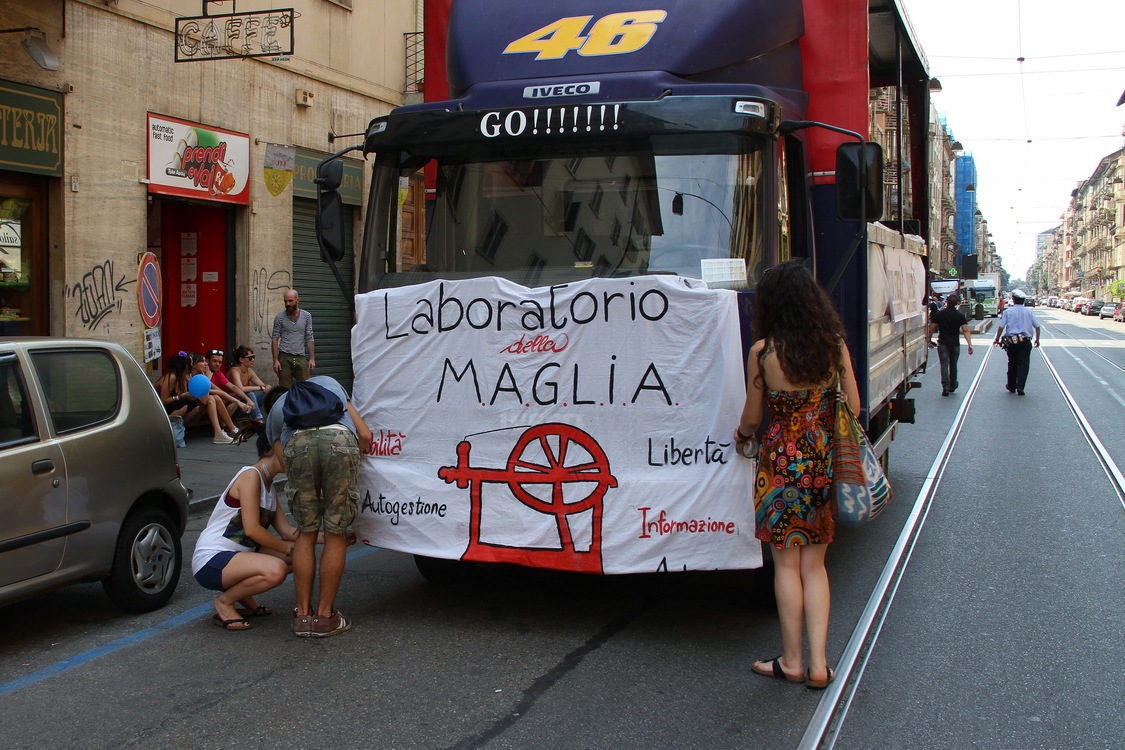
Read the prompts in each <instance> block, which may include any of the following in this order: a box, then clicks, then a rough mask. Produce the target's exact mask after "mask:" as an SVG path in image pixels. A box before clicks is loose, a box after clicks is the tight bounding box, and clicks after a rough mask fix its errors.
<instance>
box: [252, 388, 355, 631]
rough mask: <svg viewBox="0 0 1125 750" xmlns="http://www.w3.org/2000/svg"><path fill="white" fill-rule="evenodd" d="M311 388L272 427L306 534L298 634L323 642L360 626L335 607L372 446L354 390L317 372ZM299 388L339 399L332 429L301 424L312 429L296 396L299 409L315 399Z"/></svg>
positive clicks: (299, 547) (299, 567) (300, 561)
mask: <svg viewBox="0 0 1125 750" xmlns="http://www.w3.org/2000/svg"><path fill="white" fill-rule="evenodd" d="M308 383H311V384H312V385H313V386H314V388H302V384H297V385H295V386H294V388H293V389H292V390H290V391H288V392H287V393H285V394H284V395H282V396H281V397H280V398H278V400H277V403H276V404H274V406H273V408H272V409H271V410H270V413H269V414H268V415H267V417H266V430H267V434H268V435H269V439H270V441H271V443H273V445H274V451H275V452H276V453H280V454H282V455H283V456H284V461H285V474H286V483H285V495H286V498H287V499H288V501H289V512H290V513H291V514H292V515H293V521H294V523H295V524H296V526H297V528H298V529H299V531H300V534H299V535H298V536H297V542H296V545H295V549H294V551H293V585H294V588H295V589H296V592H297V606H296V608H295V609H294V610H293V634H294V635H297V636H300V637H303V638H307V637H313V638H323V637H326V636H331V635H336V634H337V633H343V632H344V631H346V630H348V629H350V628H351V626H352V623H351V620H349V619H348V618H347V617H345V616H344V615H342V614H340V613H339V612H338V611H337V610H336V608H335V602H336V592H337V590H338V589H339V587H340V580H341V579H342V578H343V575H344V560H345V552H346V547H347V531H348V526H350V525H351V523H352V521H353V520H354V519H355V516H356V513H357V512H358V503H359V491H358V489H357V484H358V479H359V477H358V471H359V456H360V452H361V451H365V450H367V447H368V445H370V443H371V430H370V429H368V427H367V425H366V424H365V423H364V421H363V419H362V418H361V417H360V416H359V413H358V412H357V411H356V410H355V407H353V406H352V404H351V402H350V401H349V400H348V393H347V391H345V390H344V388H343V386H341V385H340V384H339V383H338V382H336V380H335V379H334V378H330V377H328V376H327V375H316V376H314V377H311V378H309V380H308ZM298 388H301V390H302V391H305V392H306V394H305V395H309V396H317V395H318V394H320V396H321V397H323V398H325V399H328V398H334V399H338V402H333V403H332V406H334V407H335V412H334V415H333V416H332V418H331V421H330V422H329V423H328V424H320V425H319V426H316V427H301V426H300V424H304V422H302V421H300V419H299V418H300V416H301V414H298V413H296V412H295V411H294V409H292V408H287V405H286V402H287V401H289V400H290V399H291V398H292V400H293V401H294V403H295V404H296V403H297V402H299V401H302V400H305V401H307V400H308V399H307V398H306V399H300V398H295V396H297V393H296V391H297V389H298ZM277 390H280V389H277ZM322 527H323V531H324V552H323V553H322V554H321V557H320V591H319V595H318V598H317V605H316V607H315V608H313V606H312V593H313V584H314V582H315V580H316V577H317V561H316V549H315V545H316V539H317V532H318V531H320V530H321V528H322Z"/></svg>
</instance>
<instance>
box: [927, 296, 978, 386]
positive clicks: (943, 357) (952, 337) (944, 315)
mask: <svg viewBox="0 0 1125 750" xmlns="http://www.w3.org/2000/svg"><path fill="white" fill-rule="evenodd" d="M959 304H961V298H960V297H958V296H957V295H956V294H951V295H949V296H948V297H946V298H945V307H943V308H942V309H941V310H939V311H938V313H937V314H936V315H934V316H933V318H932V319H931V320H930V332H929V341H930V343H931V344H932V343H933V338H934V331H937V332H938V342H937V350H938V363H939V364H940V366H941V395H943V396H948V395H949V394H951V393H953V392H954V391H956V390H957V386H958V385H960V383H959V382H958V381H957V360H958V359H960V357H961V340H960V338H959V337H960V336H964V337H965V344H966V345H967V346H968V347H969V354H970V355H971V354H972V353H973V337H972V334H971V333H969V319H968V318H966V317H965V314H964V313H963V312H961V311H960V310H958V309H957V306H958V305H959Z"/></svg>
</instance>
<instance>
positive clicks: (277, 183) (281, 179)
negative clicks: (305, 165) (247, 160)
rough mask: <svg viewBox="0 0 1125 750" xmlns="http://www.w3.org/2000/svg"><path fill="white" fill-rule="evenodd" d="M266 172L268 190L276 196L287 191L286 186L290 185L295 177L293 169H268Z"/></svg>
mask: <svg viewBox="0 0 1125 750" xmlns="http://www.w3.org/2000/svg"><path fill="white" fill-rule="evenodd" d="M265 172H266V190H268V191H270V195H272V196H273V197H275V198H276V197H277V196H279V195H281V194H282V193H284V192H285V188H287V187H289V181H290V180H292V179H293V172H292V171H289V172H286V171H284V170H281V169H267V170H265Z"/></svg>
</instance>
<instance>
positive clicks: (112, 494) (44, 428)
mask: <svg viewBox="0 0 1125 750" xmlns="http://www.w3.org/2000/svg"><path fill="white" fill-rule="evenodd" d="M187 503H188V492H187V490H186V489H185V488H184V485H183V482H182V481H181V480H180V471H179V465H178V464H177V463H176V447H175V443H174V442H173V437H172V428H171V424H170V423H169V421H168V416H167V414H166V413H165V411H164V408H163V406H162V405H161V403H160V398H159V397H158V396H157V395H156V391H155V390H154V389H153V387H152V384H151V383H150V382H149V379H148V378H147V377H146V376H145V373H144V371H143V370H141V368H140V366H139V365H138V364H137V362H136V360H134V359H133V357H132V356H131V355H130V354H129V353H128V352H127V351H126V350H125V349H124V348H123V347H121V346H118V345H117V344H111V343H107V342H105V341H85V340H81V339H67V338H24V337H19V338H8V339H3V338H0V518H2V519H3V521H2V523H0V605H4V604H10V603H12V602H14V601H18V600H20V599H24V598H26V597H29V596H32V595H34V594H39V593H42V592H44V591H49V590H51V589H55V588H59V587H60V586H65V585H67V584H71V583H78V582H82V581H96V580H100V581H101V582H102V587H103V588H104V589H105V592H106V594H107V595H108V596H109V598H110V600H112V601H113V602H114V603H115V604H117V605H118V606H120V607H122V608H124V609H127V610H131V611H137V612H141V611H147V610H151V609H156V608H157V607H161V606H163V605H164V604H165V603H167V601H168V600H169V599H170V598H171V596H172V593H173V592H174V591H175V588H176V583H177V582H178V581H179V577H180V568H181V567H182V564H183V554H182V551H181V548H180V537H181V536H182V535H183V532H184V528H185V526H186V524H187Z"/></svg>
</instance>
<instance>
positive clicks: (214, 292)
mask: <svg viewBox="0 0 1125 750" xmlns="http://www.w3.org/2000/svg"><path fill="white" fill-rule="evenodd" d="M160 203H161V209H160V210H161V215H160V244H161V250H162V253H161V265H162V269H161V270H162V272H163V276H164V320H163V323H162V330H161V332H160V336H161V347H162V349H163V352H164V355H163V357H162V359H163V360H164V361H165V362H167V361H168V357H169V356H170V355H172V354H175V353H177V352H180V351H188V352H200V353H204V354H205V353H206V352H207V350H208V349H223V350H226V348H227V340H226V331H227V323H226V321H227V278H226V276H227V209H224V208H214V207H211V206H199V205H191V204H187V203H175V202H173V201H161V202H160Z"/></svg>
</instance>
